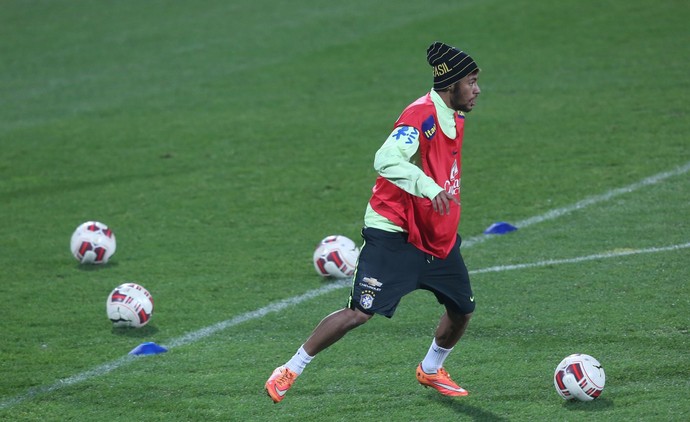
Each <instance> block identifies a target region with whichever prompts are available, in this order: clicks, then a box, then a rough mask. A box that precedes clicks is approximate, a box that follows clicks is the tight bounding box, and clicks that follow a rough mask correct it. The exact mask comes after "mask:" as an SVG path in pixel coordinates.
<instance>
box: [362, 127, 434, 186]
mask: <svg viewBox="0 0 690 422" xmlns="http://www.w3.org/2000/svg"><path fill="white" fill-rule="evenodd" d="M418 149H419V130H417V129H416V128H414V127H412V126H398V127H396V128H395V129H393V132H391V134H390V136H388V139H386V142H384V143H383V145H382V146H381V148H379V150H378V151H377V152H376V156H375V157H374V169H375V170H376V171H377V172H378V174H380V175H381V176H382V177H384V178H386V179H387V180H389V181H390V182H391V183H393V184H394V185H396V186H397V187H399V188H400V189H402V190H404V191H405V192H408V193H410V194H412V195H415V196H420V197H426V198H429V199H432V198H434V197H435V196H436V195H438V194H439V192H441V191H442V190H443V188H442V187H440V186H439V185H437V184H436V182H434V179H432V178H431V177H429V176H427V175H426V174H424V172H423V171H422V169H421V168H419V166H417V165H416V164H414V163H413V162H412V157H414V155H415V153H416V152H417V150H418Z"/></svg>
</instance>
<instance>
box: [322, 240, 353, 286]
mask: <svg viewBox="0 0 690 422" xmlns="http://www.w3.org/2000/svg"><path fill="white" fill-rule="evenodd" d="M357 258H359V248H358V247H357V245H355V242H353V241H352V240H351V239H349V238H347V237H345V236H342V235H331V236H327V237H325V238H324V239H323V240H322V241H321V242H319V244H318V245H317V246H316V250H315V251H314V268H315V269H316V272H317V273H318V274H319V275H321V276H323V277H335V278H348V277H352V275H353V274H354V273H355V266H356V265H357Z"/></svg>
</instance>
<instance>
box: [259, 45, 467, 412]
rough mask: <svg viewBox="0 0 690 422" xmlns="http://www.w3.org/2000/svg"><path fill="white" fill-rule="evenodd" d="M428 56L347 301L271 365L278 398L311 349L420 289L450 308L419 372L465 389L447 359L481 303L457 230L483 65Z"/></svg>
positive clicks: (435, 52) (444, 387) (370, 216)
mask: <svg viewBox="0 0 690 422" xmlns="http://www.w3.org/2000/svg"><path fill="white" fill-rule="evenodd" d="M427 62H428V63H429V65H430V66H431V67H432V69H433V75H434V78H433V81H434V82H433V89H432V90H431V91H430V92H429V93H427V94H426V95H424V96H423V97H421V98H419V99H418V100H416V101H415V102H413V103H412V104H410V105H409V106H407V107H406V108H405V110H403V112H402V114H401V115H400V117H399V118H398V120H397V121H396V122H395V125H394V128H393V131H392V133H391V134H390V136H389V137H388V139H386V141H385V142H384V143H383V145H382V146H381V147H380V149H379V150H378V151H377V152H376V155H375V158H374V168H375V169H376V171H377V172H378V177H377V179H376V183H375V185H374V187H373V189H372V191H373V193H372V196H371V199H370V200H369V203H368V205H367V209H366V212H365V215H364V229H363V230H362V237H363V238H364V243H363V245H362V248H361V252H360V255H359V260H358V262H357V269H356V271H355V275H354V278H353V285H352V289H351V291H350V297H349V300H348V302H347V306H346V307H345V308H343V309H341V310H339V311H336V312H334V313H332V314H330V315H328V316H326V317H325V318H324V319H323V320H322V321H321V322H320V323H319V324H318V325H317V327H316V328H315V329H314V332H313V333H312V334H311V336H309V338H308V339H307V341H306V342H305V343H304V344H303V345H302V346H301V347H300V348H299V349H298V350H297V353H295V355H294V356H293V357H292V358H291V359H290V360H289V361H288V362H287V363H285V365H283V366H279V367H278V368H276V369H275V370H274V371H273V373H272V374H271V376H270V378H269V379H268V381H266V385H265V387H266V391H267V392H268V395H269V396H270V397H271V398H272V399H273V401H274V402H275V403H278V402H280V401H281V400H283V398H284V397H285V394H286V392H287V391H288V390H289V389H290V387H292V385H293V383H294V381H295V379H296V378H297V377H298V376H299V375H300V374H301V373H302V371H303V370H304V369H305V367H306V366H307V364H309V362H310V361H311V360H312V359H313V357H314V356H316V355H317V354H318V353H319V352H321V351H322V350H324V349H326V348H327V347H329V346H330V345H332V344H333V343H335V342H336V341H338V340H340V339H341V338H342V337H343V336H344V335H345V334H347V333H348V332H349V331H350V330H352V329H354V328H356V327H358V326H360V325H362V324H364V323H365V322H367V321H369V319H371V317H372V316H374V315H375V314H379V315H383V316H385V317H388V318H391V317H392V316H393V313H394V312H395V309H396V307H397V306H398V303H399V302H400V299H401V298H402V297H403V296H405V295H406V294H408V293H410V292H412V291H414V290H416V289H424V290H428V291H430V292H432V293H433V294H434V295H435V296H436V298H437V300H438V302H439V303H440V304H442V305H443V306H444V307H445V312H444V314H443V315H442V316H441V319H440V321H439V323H438V326H437V328H436V332H435V336H434V338H433V340H432V342H431V346H430V347H429V350H428V352H427V354H426V356H425V357H424V359H423V360H422V361H421V363H419V365H418V366H417V371H416V375H417V380H418V381H419V383H420V384H422V385H424V386H426V387H432V388H434V389H436V390H438V391H439V392H440V393H441V394H443V395H446V396H466V395H467V394H468V392H467V390H465V389H463V388H462V387H460V386H459V385H458V384H456V383H455V381H453V380H452V379H451V377H450V375H449V374H448V372H446V370H445V369H444V367H443V364H444V361H445V359H446V357H447V356H448V354H449V353H450V352H451V350H453V347H454V346H455V345H456V343H457V342H458V340H460V337H462V335H463V334H464V332H465V329H466V328H467V325H468V323H469V321H470V317H471V316H472V313H473V311H474V307H475V302H474V295H473V293H472V287H471V286H470V279H469V275H468V272H467V268H466V267H465V263H464V262H463V259H462V255H461V254H460V242H461V240H460V236H459V235H458V233H457V230H458V224H459V223H460V174H461V156H462V154H461V152H462V151H461V150H462V138H463V129H464V124H465V113H468V112H470V111H472V109H473V108H474V106H475V102H476V100H477V96H478V95H479V93H480V89H479V85H478V83H477V78H478V76H479V68H478V67H477V64H476V63H475V61H474V60H473V59H472V57H470V56H469V55H468V54H467V53H465V52H463V51H461V50H459V49H457V48H455V47H451V46H449V45H446V44H444V43H441V42H435V43H433V44H431V45H430V46H429V48H428V49H427Z"/></svg>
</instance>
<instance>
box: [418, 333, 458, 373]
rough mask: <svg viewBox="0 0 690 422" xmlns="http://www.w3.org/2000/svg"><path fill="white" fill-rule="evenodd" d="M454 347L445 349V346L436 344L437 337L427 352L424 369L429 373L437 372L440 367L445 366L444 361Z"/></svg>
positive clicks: (423, 362)
mask: <svg viewBox="0 0 690 422" xmlns="http://www.w3.org/2000/svg"><path fill="white" fill-rule="evenodd" d="M452 350H453V348H450V349H444V348H443V347H441V346H439V345H438V344H436V339H435V338H434V341H432V342H431V347H429V351H428V352H427V353H426V356H425V357H424V360H423V361H422V370H423V371H424V372H426V373H427V374H435V373H436V372H438V369H439V368H442V367H443V361H445V360H446V358H447V357H448V355H449V354H450V352H451V351H452Z"/></svg>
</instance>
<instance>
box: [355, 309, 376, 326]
mask: <svg viewBox="0 0 690 422" xmlns="http://www.w3.org/2000/svg"><path fill="white" fill-rule="evenodd" d="M372 316H374V315H372V314H367V313H365V312H362V311H360V310H359V309H354V310H352V317H351V324H352V327H353V328H354V327H359V326H360V325H362V324H364V323H366V322H367V321H369V320H370V319H371V317H372Z"/></svg>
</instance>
